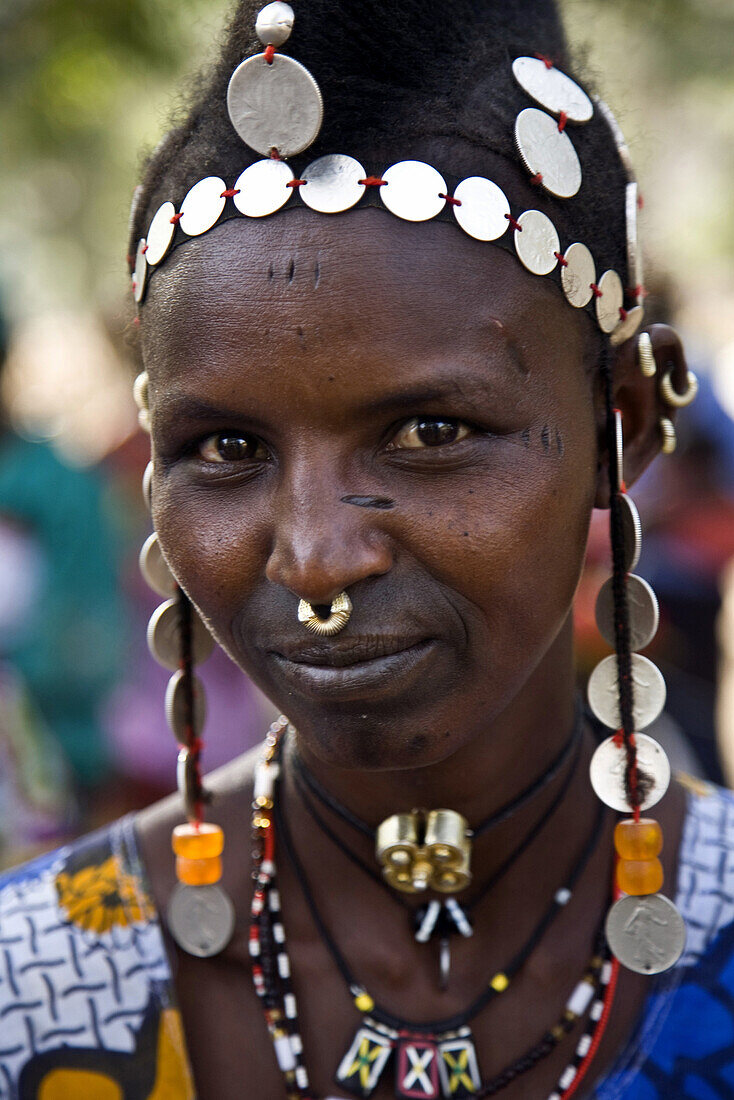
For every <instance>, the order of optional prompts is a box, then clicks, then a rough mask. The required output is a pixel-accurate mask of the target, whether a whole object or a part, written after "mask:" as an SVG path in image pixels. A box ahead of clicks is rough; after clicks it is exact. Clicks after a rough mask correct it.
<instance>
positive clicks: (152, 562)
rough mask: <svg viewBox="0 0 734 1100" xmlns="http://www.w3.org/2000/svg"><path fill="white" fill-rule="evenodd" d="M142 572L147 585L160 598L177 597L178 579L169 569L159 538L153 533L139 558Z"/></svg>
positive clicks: (145, 543)
mask: <svg viewBox="0 0 734 1100" xmlns="http://www.w3.org/2000/svg"><path fill="white" fill-rule="evenodd" d="M138 564H139V566H140V572H141V573H142V574H143V579H144V580H145V581H146V583H147V584H149V585H150V587H151V588H152V589H153V591H154V592H157V593H158V595H159V596H175V595H176V591H177V589H178V585H177V583H176V578H175V577H174V575H173V573H172V572H171V570H170V569H169V568H168V562H167V561H166V559H165V558H164V557H163V553H162V552H161V544H160V542H159V541H158V536H157V534H156V533H155V531H154V532H153V534H152V535H148V537H147V539H146V540H145V542H144V543H143V545H142V548H141V550H140V555H139V557H138Z"/></svg>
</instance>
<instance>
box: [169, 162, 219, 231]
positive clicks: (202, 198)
mask: <svg viewBox="0 0 734 1100" xmlns="http://www.w3.org/2000/svg"><path fill="white" fill-rule="evenodd" d="M226 189H227V185H226V183H225V182H224V180H223V179H220V178H219V176H207V177H206V179H203V180H199V182H198V183H195V184H194V186H193V187H192V188H191V190H190V191H189V193H188V194H187V196H186V198H185V199H184V201H183V202H182V203H181V220H180V222H179V223H178V224H179V225H180V226H181V228H182V229H183V231H184V233H188V235H189V237H198V236H200V234H202V233H206V232H207V231H208V230H209V229H211V228H212V226H213V225H216V224H217V222H218V221H219V218H220V215H221V213H222V211H223V210H224V206H225V203H226V201H227V200H226V199H223V198H222V192H223V191H226Z"/></svg>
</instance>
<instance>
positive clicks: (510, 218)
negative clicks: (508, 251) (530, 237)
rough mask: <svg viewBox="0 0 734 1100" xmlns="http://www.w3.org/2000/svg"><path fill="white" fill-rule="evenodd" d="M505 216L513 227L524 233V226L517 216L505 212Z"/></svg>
mask: <svg viewBox="0 0 734 1100" xmlns="http://www.w3.org/2000/svg"><path fill="white" fill-rule="evenodd" d="M505 217H506V218H507V220H508V222H509V223H510V225H511V226H512V228H513V229H515V230H517V232H518V233H522V226H521V225H520V222H519V221H518V220H517V218H513V216H512V214H505Z"/></svg>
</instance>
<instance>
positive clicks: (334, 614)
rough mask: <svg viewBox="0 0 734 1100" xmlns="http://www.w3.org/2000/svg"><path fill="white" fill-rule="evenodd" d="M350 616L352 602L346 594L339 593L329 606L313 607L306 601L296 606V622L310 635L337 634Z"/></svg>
mask: <svg viewBox="0 0 734 1100" xmlns="http://www.w3.org/2000/svg"><path fill="white" fill-rule="evenodd" d="M351 614H352V601H351V600H350V599H349V596H348V595H347V594H346V592H340V593H339V595H338V596H335V597H334V599H333V600H332V601H331V606H330V607H327V606H326V604H316V606H315V607H314V606H313V605H312V604H310V603H309V602H308V601H307V600H301V602H300V603H299V605H298V621H299V622H300V623H305V624H306V629H307V630H310V631H311V633H312V634H322V635H328V634H338V633H339V631H340V630H343V629H344V627H345V626H346V625H347V623H348V622H349V617H350V615H351Z"/></svg>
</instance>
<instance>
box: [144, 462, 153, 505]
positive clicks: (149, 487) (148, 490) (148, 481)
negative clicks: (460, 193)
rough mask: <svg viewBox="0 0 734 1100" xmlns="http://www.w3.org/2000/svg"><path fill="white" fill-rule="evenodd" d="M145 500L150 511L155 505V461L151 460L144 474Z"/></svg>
mask: <svg viewBox="0 0 734 1100" xmlns="http://www.w3.org/2000/svg"><path fill="white" fill-rule="evenodd" d="M143 500H144V501H145V507H146V508H147V509H148V511H150V510H151V508H152V506H153V463H152V462H149V463H148V465H147V466H146V467H145V473H144V474H143Z"/></svg>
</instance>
